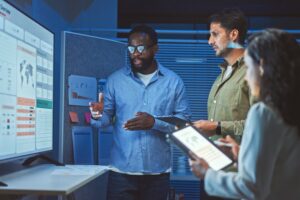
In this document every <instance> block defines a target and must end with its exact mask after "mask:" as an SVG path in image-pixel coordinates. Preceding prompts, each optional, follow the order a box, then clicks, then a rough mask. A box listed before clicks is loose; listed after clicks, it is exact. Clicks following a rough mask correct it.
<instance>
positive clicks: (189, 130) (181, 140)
mask: <svg viewBox="0 0 300 200" xmlns="http://www.w3.org/2000/svg"><path fill="white" fill-rule="evenodd" d="M170 138H171V139H172V140H174V141H175V143H176V144H178V146H179V147H181V148H183V149H184V150H190V151H192V152H193V153H194V154H196V155H197V156H198V157H199V158H203V159H204V160H205V161H206V162H207V163H208V164H209V166H210V167H211V168H212V169H214V170H220V169H223V168H225V167H227V166H229V165H230V164H232V160H231V159H230V158H229V157H228V156H227V155H225V154H224V153H223V152H222V151H221V150H220V149H218V148H217V147H216V146H215V145H214V144H213V143H212V142H211V141H209V139H208V138H206V137H204V136H203V135H201V133H199V132H198V131H197V130H196V129H195V128H193V127H192V126H187V127H185V128H183V129H180V130H178V131H176V132H174V133H172V134H171V137H170Z"/></svg>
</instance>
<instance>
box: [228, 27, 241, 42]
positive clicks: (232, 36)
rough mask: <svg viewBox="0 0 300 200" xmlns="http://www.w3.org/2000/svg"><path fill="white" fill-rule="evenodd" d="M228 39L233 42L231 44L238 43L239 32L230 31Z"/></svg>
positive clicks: (235, 30)
mask: <svg viewBox="0 0 300 200" xmlns="http://www.w3.org/2000/svg"><path fill="white" fill-rule="evenodd" d="M229 36H230V39H231V40H232V41H233V42H238V39H239V31H238V30H237V29H233V30H232V31H230V34H229Z"/></svg>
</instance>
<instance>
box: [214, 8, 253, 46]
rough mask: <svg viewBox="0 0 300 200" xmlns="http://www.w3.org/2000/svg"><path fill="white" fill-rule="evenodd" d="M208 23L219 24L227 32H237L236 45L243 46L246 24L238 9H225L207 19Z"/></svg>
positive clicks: (245, 19) (242, 14)
mask: <svg viewBox="0 0 300 200" xmlns="http://www.w3.org/2000/svg"><path fill="white" fill-rule="evenodd" d="M209 23H210V24H211V23H220V25H221V26H222V27H223V28H225V29H226V30H228V31H232V30H233V29H237V30H238V31H239V38H238V43H239V44H242V45H243V44H244V42H245V39H246V37H247V29H248V23H247V18H246V17H245V15H244V13H243V12H242V11H241V10H239V9H238V8H227V9H224V10H222V12H220V13H216V14H214V15H212V16H210V18H209Z"/></svg>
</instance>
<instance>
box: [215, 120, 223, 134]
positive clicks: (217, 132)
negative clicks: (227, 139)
mask: <svg viewBox="0 0 300 200" xmlns="http://www.w3.org/2000/svg"><path fill="white" fill-rule="evenodd" d="M216 134H217V135H222V132H221V122H220V121H218V124H217V128H216Z"/></svg>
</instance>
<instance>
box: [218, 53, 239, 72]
mask: <svg viewBox="0 0 300 200" xmlns="http://www.w3.org/2000/svg"><path fill="white" fill-rule="evenodd" d="M242 65H244V56H241V57H240V58H239V59H237V61H236V62H235V63H234V64H233V65H232V69H233V70H234V69H236V68H238V67H240V66H242ZM227 66H228V63H227V62H226V61H225V62H223V63H221V64H220V65H219V67H220V68H221V70H225V69H226V67H227Z"/></svg>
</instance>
